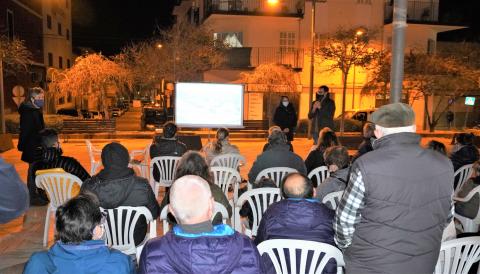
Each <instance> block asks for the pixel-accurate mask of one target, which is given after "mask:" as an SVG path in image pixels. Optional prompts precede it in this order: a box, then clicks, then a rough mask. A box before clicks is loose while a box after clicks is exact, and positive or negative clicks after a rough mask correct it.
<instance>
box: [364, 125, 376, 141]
mask: <svg viewBox="0 0 480 274" xmlns="http://www.w3.org/2000/svg"><path fill="white" fill-rule="evenodd" d="M374 136H375V124H374V123H370V122H367V123H365V125H363V138H367V139H370V138H372V137H374Z"/></svg>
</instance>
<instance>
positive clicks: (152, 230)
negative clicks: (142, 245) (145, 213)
mask: <svg viewBox="0 0 480 274" xmlns="http://www.w3.org/2000/svg"><path fill="white" fill-rule="evenodd" d="M155 237H157V220H153V221H151V222H150V239H153V238H155Z"/></svg>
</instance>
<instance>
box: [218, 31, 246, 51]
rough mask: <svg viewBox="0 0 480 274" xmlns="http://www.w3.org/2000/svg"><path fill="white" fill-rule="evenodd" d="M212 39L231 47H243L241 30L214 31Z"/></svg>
mask: <svg viewBox="0 0 480 274" xmlns="http://www.w3.org/2000/svg"><path fill="white" fill-rule="evenodd" d="M213 39H214V40H215V41H216V42H223V43H224V44H225V45H228V46H230V47H232V48H241V47H243V33H241V32H216V33H214V34H213Z"/></svg>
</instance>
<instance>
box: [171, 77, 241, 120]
mask: <svg viewBox="0 0 480 274" xmlns="http://www.w3.org/2000/svg"><path fill="white" fill-rule="evenodd" d="M175 122H176V124H177V125H178V126H179V127H192V128H219V127H227V128H242V127H243V85H237V84H216V83H177V84H176V85H175Z"/></svg>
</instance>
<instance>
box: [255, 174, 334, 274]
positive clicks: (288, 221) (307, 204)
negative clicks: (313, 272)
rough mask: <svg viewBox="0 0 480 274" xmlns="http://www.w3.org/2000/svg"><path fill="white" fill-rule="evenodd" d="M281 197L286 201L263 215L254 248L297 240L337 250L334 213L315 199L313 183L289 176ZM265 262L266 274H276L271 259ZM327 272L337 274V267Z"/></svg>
mask: <svg viewBox="0 0 480 274" xmlns="http://www.w3.org/2000/svg"><path fill="white" fill-rule="evenodd" d="M282 193H283V197H284V198H285V199H284V200H281V201H279V202H276V203H273V204H272V205H270V206H269V207H268V208H267V210H266V211H265V213H264V214H263V217H262V220H261V222H260V226H259V227H258V231H257V236H256V237H255V244H257V245H258V244H260V243H261V242H263V241H267V240H271V239H295V240H306V241H315V242H321V243H326V244H329V245H333V246H335V242H334V239H333V237H334V231H333V218H334V216H335V212H334V211H333V210H330V209H328V208H327V207H326V206H325V205H324V204H322V203H319V202H318V201H317V200H316V199H314V197H315V188H314V187H313V184H312V181H310V179H308V177H307V176H305V175H303V174H299V173H290V174H289V175H287V177H285V179H284V182H283V186H282ZM262 259H263V260H264V263H265V268H266V270H267V271H266V273H275V271H274V270H273V264H272V263H271V261H270V259H269V258H268V256H262ZM326 270H327V271H326V272H328V273H336V265H335V264H334V263H330V265H328V266H327V268H326ZM323 273H325V271H324V272H323Z"/></svg>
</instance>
